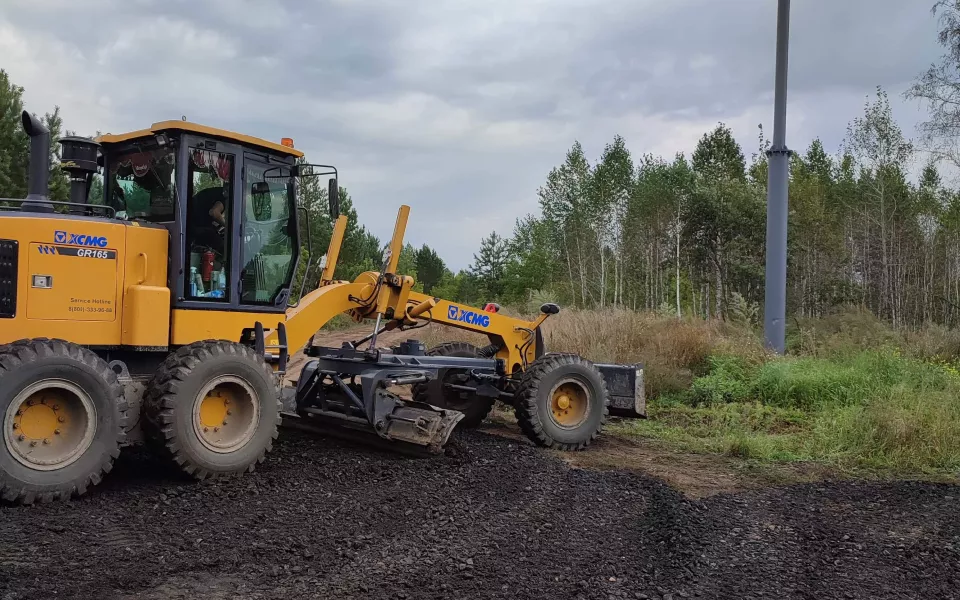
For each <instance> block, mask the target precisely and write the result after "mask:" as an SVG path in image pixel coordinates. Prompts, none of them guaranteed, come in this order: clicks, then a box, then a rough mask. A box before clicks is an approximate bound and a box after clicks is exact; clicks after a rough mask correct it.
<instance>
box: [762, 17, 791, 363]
mask: <svg viewBox="0 0 960 600" xmlns="http://www.w3.org/2000/svg"><path fill="white" fill-rule="evenodd" d="M789 46H790V0H780V4H779V6H778V8H777V81H776V92H775V97H774V109H773V145H772V146H771V147H770V150H768V151H767V157H768V158H769V163H768V164H769V167H768V168H769V172H768V177H767V280H766V286H765V298H764V307H763V322H764V327H763V335H764V338H765V339H766V344H767V347H768V348H770V349H772V350H775V351H776V352H777V353H778V354H783V352H784V349H785V344H786V342H785V340H784V337H785V329H786V316H787V192H788V186H789V182H790V154H791V151H790V150H789V149H787V52H788V49H789Z"/></svg>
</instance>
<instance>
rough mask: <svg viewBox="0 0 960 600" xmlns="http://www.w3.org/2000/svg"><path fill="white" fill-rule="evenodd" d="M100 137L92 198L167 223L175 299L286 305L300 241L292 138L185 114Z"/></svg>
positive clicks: (231, 306)
mask: <svg viewBox="0 0 960 600" xmlns="http://www.w3.org/2000/svg"><path fill="white" fill-rule="evenodd" d="M97 141H98V142H99V143H100V144H101V153H102V157H101V160H102V166H103V190H102V194H103V196H102V200H100V199H99V198H94V195H99V193H101V192H100V190H96V189H94V190H92V191H91V201H92V202H93V203H99V202H103V203H104V204H106V205H108V206H110V207H111V208H113V209H114V210H115V211H116V215H117V217H118V218H121V219H127V220H135V221H141V222H147V223H153V224H157V225H160V226H163V227H166V228H167V229H168V230H169V231H170V241H171V242H170V268H169V270H168V272H169V282H168V283H169V287H170V290H171V294H172V296H173V299H174V300H173V304H174V307H175V308H186V309H190V308H193V309H215V310H243V311H245V312H282V311H284V310H285V309H286V307H287V302H288V299H289V296H290V284H291V281H292V280H293V276H294V273H295V272H296V267H297V259H298V257H299V247H300V240H299V235H298V223H297V211H296V198H295V186H294V175H295V172H296V167H295V163H296V160H297V159H298V158H300V157H302V156H303V153H302V152H300V151H299V150H295V149H294V148H293V147H292V142H289V145H281V144H275V143H273V142H269V141H266V140H262V139H259V138H254V137H250V136H246V135H241V134H237V133H233V132H229V131H224V130H220V129H214V128H210V127H205V126H203V125H197V124H194V123H189V122H186V121H165V122H162V123H155V124H154V125H153V126H152V127H151V128H150V129H146V130H141V131H135V132H132V133H127V134H121V135H104V136H101V137H100V138H98V139H97ZM284 142H285V143H287V142H288V140H284Z"/></svg>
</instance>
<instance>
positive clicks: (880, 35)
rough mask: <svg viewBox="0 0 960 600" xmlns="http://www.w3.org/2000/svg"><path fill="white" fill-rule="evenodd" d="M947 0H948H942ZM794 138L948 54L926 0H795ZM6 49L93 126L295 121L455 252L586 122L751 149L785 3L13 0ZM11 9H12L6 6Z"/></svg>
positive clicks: (258, 125) (367, 196)
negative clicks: (723, 125)
mask: <svg viewBox="0 0 960 600" xmlns="http://www.w3.org/2000/svg"><path fill="white" fill-rule="evenodd" d="M931 1H932V0H931ZM793 4H794V6H793V12H794V14H793V17H794V18H793V27H792V32H791V35H792V48H791V71H790V76H791V79H790V94H791V104H790V131H789V138H788V140H789V142H790V144H791V146H793V147H795V148H802V147H804V146H805V145H806V144H808V143H809V141H810V140H811V139H812V138H814V137H817V136H819V137H821V138H822V139H823V140H824V142H825V143H826V144H827V146H828V148H830V149H831V150H834V149H836V147H837V146H838V145H839V143H840V141H841V140H842V137H843V134H844V130H845V125H846V123H847V122H848V121H849V120H850V119H852V118H853V117H855V116H856V115H857V114H858V113H859V112H860V109H861V106H862V103H863V100H864V96H866V95H867V94H870V93H872V91H873V89H874V88H875V87H876V86H877V85H882V86H884V87H885V88H887V89H888V90H889V91H890V93H891V96H892V99H893V100H894V102H895V103H896V106H895V109H896V114H897V115H898V116H899V117H900V118H901V119H902V124H903V126H904V128H905V129H906V130H907V132H908V133H911V132H912V128H913V124H914V123H915V122H916V121H917V120H918V119H919V118H921V117H922V115H921V114H919V113H917V110H916V107H915V106H912V105H906V104H903V103H902V102H900V101H899V99H898V96H897V95H898V94H899V93H900V92H901V91H902V90H903V89H904V88H905V87H906V86H907V85H908V84H909V82H910V81H911V80H912V79H913V77H915V76H916V74H917V73H919V72H920V71H921V70H922V69H923V68H924V67H925V66H926V65H928V64H929V63H930V62H932V61H933V60H935V59H936V57H937V55H938V47H937V45H936V43H935V31H936V23H935V21H934V19H933V18H932V17H931V15H930V10H929V6H928V4H929V2H924V1H923V0H921V1H920V2H916V1H913V2H904V1H902V0H843V1H837V0H806V1H804V2H794V3H793ZM4 5H5V7H4V9H3V11H2V12H0V57H3V58H0V68H4V69H6V70H7V71H8V72H9V73H10V74H11V76H12V78H13V79H14V80H15V81H17V82H18V83H20V84H21V85H24V86H25V87H26V88H27V101H28V103H29V106H30V108H31V109H32V110H36V111H40V112H42V111H45V110H50V108H52V106H53V105H54V104H59V105H60V106H61V108H62V111H63V114H64V118H65V121H66V123H67V126H68V127H70V128H72V129H76V130H79V131H82V132H91V133H92V132H93V131H96V130H100V131H113V132H119V131H122V130H126V129H134V128H140V127H143V126H145V125H148V124H149V123H152V122H154V121H159V120H164V119H168V118H178V117H179V116H180V115H187V116H188V117H189V118H190V119H191V120H194V121H199V122H204V123H209V124H211V125H214V126H219V127H224V128H229V129H235V130H239V131H243V132H246V133H250V134H253V135H259V136H262V137H266V138H268V139H278V138H280V137H282V136H292V137H294V138H295V140H296V142H297V145H298V147H300V148H302V149H304V150H305V151H306V152H307V153H308V156H309V157H310V158H311V159H313V160H315V161H318V162H334V163H336V164H337V165H338V166H339V167H340V169H341V173H342V179H343V182H344V184H345V185H347V187H348V188H349V189H350V191H351V194H352V195H353V196H354V198H355V202H356V205H357V207H358V211H359V213H360V216H361V218H362V220H363V221H364V222H365V223H366V224H368V226H370V227H371V228H372V229H373V230H374V232H375V233H377V234H378V235H380V236H381V237H383V238H386V236H387V235H389V232H390V229H391V226H392V220H393V218H394V216H395V214H396V209H397V207H398V205H399V204H401V203H407V204H410V205H411V207H412V208H413V219H412V221H411V225H410V227H409V230H408V240H409V241H411V242H413V243H416V244H420V243H424V242H426V243H428V244H430V245H431V246H434V247H436V248H437V249H438V250H439V251H440V252H441V254H442V255H443V256H444V257H445V258H446V259H447V260H448V262H449V263H450V264H451V266H453V267H455V268H459V267H465V266H466V265H467V264H468V263H469V262H470V260H471V255H472V253H473V251H475V249H476V248H477V246H478V244H479V240H480V238H481V237H482V236H483V235H485V234H486V233H488V232H489V231H490V230H492V229H497V230H498V231H500V232H501V233H508V232H509V230H510V229H511V228H512V225H513V221H514V219H515V218H516V217H518V216H522V215H523V214H525V213H527V212H531V211H535V210H536V188H537V186H538V185H540V184H541V183H542V182H543V179H544V177H545V175H546V173H547V171H548V170H549V169H550V168H551V167H552V166H554V165H556V164H558V163H559V162H560V161H562V159H563V155H564V153H565V152H566V150H567V148H569V146H570V144H571V143H572V142H573V140H574V139H579V140H581V141H582V142H583V143H584V145H585V147H586V149H587V151H588V153H589V154H590V155H591V156H594V157H595V156H598V155H599V154H600V152H601V151H602V147H603V145H604V144H605V143H606V142H608V141H609V140H610V139H611V138H612V137H613V135H614V134H615V133H620V134H621V135H623V136H624V137H625V138H626V139H627V142H628V145H629V146H630V148H631V149H632V150H633V152H634V153H635V154H638V155H639V154H641V153H646V152H654V153H665V154H668V155H672V154H673V153H674V152H675V151H678V150H679V151H687V152H689V151H691V150H692V148H693V146H694V145H695V143H696V140H697V139H698V138H699V137H700V135H702V133H703V132H704V131H706V130H707V129H709V128H710V127H712V126H713V125H714V124H715V123H716V122H717V121H720V120H722V121H725V122H727V123H728V124H730V125H732V126H733V127H734V128H735V133H736V134H737V136H738V139H739V140H740V141H741V143H742V144H743V145H744V150H745V152H746V153H747V154H748V155H749V154H750V152H751V151H753V149H754V148H755V146H756V141H755V138H756V126H757V124H758V123H761V122H763V123H770V121H771V116H772V97H771V96H772V94H771V91H772V85H773V66H774V57H773V48H774V36H775V31H774V24H775V16H776V15H775V5H776V3H775V2H773V1H772V0H736V1H732V0H731V1H725V2H719V1H716V0H673V1H670V2H666V1H663V0H605V1H604V2H597V1H595V0H590V1H588V0H552V1H547V0H524V2H521V3H516V2H513V1H512V0H510V1H508V0H486V1H485V2H479V1H475V2H466V1H463V2H454V1H447V2H442V3H441V2H436V1H433V0H414V1H411V2H404V3H399V2H392V1H389V0H328V1H325V2H301V1H296V0H284V1H276V2H255V1H252V0H244V1H232V0H209V1H197V0H193V1H186V0H168V1H161V0H156V1H147V0H137V1H121V0H88V1H87V2H84V3H78V2H66V1H65V0H31V1H29V2H26V1H22V0H6V2H4ZM8 7H9V9H8Z"/></svg>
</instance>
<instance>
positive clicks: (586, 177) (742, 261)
mask: <svg viewBox="0 0 960 600" xmlns="http://www.w3.org/2000/svg"><path fill="white" fill-rule="evenodd" d="M934 12H935V14H937V15H939V18H940V24H941V33H940V37H939V41H940V43H941V44H942V45H943V46H944V48H945V50H946V52H945V54H944V55H943V57H942V58H941V60H940V62H939V63H937V64H934V65H932V66H931V67H930V68H929V70H928V71H925V72H924V73H922V74H921V75H920V76H919V77H918V79H917V81H916V83H915V85H914V86H913V87H911V89H910V90H908V92H907V93H906V97H907V98H912V99H919V100H921V101H924V102H925V104H926V105H927V107H928V108H929V110H930V116H929V119H928V120H927V121H925V122H923V123H921V124H920V127H919V129H920V131H921V133H922V134H923V137H922V139H921V140H919V144H915V143H914V142H912V141H911V140H908V139H906V137H905V136H904V134H903V131H902V129H901V127H900V126H899V124H898V123H897V122H896V121H895V119H894V118H893V116H892V112H891V108H890V100H889V98H888V96H887V93H886V92H885V91H884V90H882V89H880V88H878V89H877V91H876V94H875V95H874V96H872V97H870V98H868V99H867V102H866V104H865V106H864V110H863V114H861V115H859V116H857V117H856V118H854V119H853V120H852V121H851V122H850V123H849V126H848V128H847V131H846V135H845V137H844V141H843V144H842V146H841V148H840V149H839V151H838V152H836V153H835V154H830V153H828V152H827V151H826V150H825V148H824V146H823V144H822V143H821V142H820V141H819V140H818V139H815V140H814V141H813V142H812V143H811V144H810V145H809V146H808V147H807V148H806V149H804V150H802V151H800V152H795V153H794V154H793V156H792V157H791V163H790V195H789V210H790V213H789V234H788V235H789V238H788V314H789V315H798V316H812V317H816V316H821V315H823V314H825V313H826V312H828V311H830V310H832V309H833V308H834V307H837V306H839V305H847V304H857V305H860V306H863V307H866V308H868V309H869V310H871V311H873V312H874V313H876V314H878V315H880V316H882V317H884V318H886V319H888V320H889V321H890V322H891V323H892V324H894V325H896V326H918V325H920V324H922V323H924V322H937V323H943V324H946V325H949V326H955V325H957V324H958V322H960V191H958V190H957V189H956V188H953V187H951V186H950V185H948V183H947V182H946V181H945V180H944V177H943V176H942V175H941V167H942V165H943V164H945V163H946V164H949V165H951V166H953V167H960V144H958V143H957V142H958V140H960V33H958V32H960V0H941V1H940V2H937V3H936V5H935V7H934ZM769 146H770V143H769V141H768V140H767V139H766V138H765V136H764V133H763V130H762V128H761V130H760V133H759V143H758V147H757V149H756V151H755V152H754V153H752V156H751V158H750V160H749V161H748V160H747V159H746V157H745V155H744V152H743V150H742V148H741V147H740V146H739V145H738V144H737V142H736V140H735V138H734V135H733V132H732V131H731V130H730V128H728V127H727V126H725V125H724V124H723V123H721V124H719V125H718V126H717V127H716V128H715V129H714V130H712V131H710V132H707V133H705V134H704V135H703V137H702V138H701V139H700V141H699V143H698V144H697V146H696V149H695V150H694V152H693V153H692V154H691V155H690V156H686V155H684V154H682V153H677V154H676V155H674V156H669V157H663V156H653V155H650V154H642V155H639V157H637V158H635V157H634V156H633V155H632V154H631V152H630V151H629V150H628V148H627V145H626V142H625V140H624V139H623V138H622V137H620V136H614V138H613V140H612V141H611V142H610V143H609V144H607V146H606V147H605V148H604V150H603V152H602V154H601V155H600V157H599V158H598V159H597V160H595V161H590V160H589V159H588V158H587V156H586V155H585V153H584V150H583V148H582V146H581V145H580V144H579V143H578V142H575V143H574V144H573V146H572V147H571V148H570V150H569V151H568V152H567V154H566V158H565V160H564V162H563V164H561V165H559V166H557V167H555V168H554V169H552V170H551V171H550V172H549V173H548V175H547V177H546V181H545V183H544V184H543V185H542V186H541V187H540V188H539V190H538V191H537V198H538V204H539V213H538V214H533V215H527V216H526V217H524V218H522V219H519V220H518V221H517V222H516V225H515V227H514V230H513V232H512V235H510V236H508V237H501V236H500V235H498V234H497V233H492V234H490V236H488V237H487V238H486V239H484V240H483V242H482V244H481V247H480V249H479V252H478V253H477V254H475V255H474V262H473V264H472V265H471V268H470V269H469V270H468V271H466V272H464V273H461V274H460V275H458V277H460V278H463V279H472V280H473V281H474V285H473V287H472V289H471V290H468V291H472V292H473V293H475V294H479V295H480V296H484V297H488V298H492V297H496V298H499V299H502V300H503V301H505V302H511V303H525V302H527V303H533V302H536V301H540V300H541V299H546V298H553V299H556V300H559V301H562V302H565V303H567V304H570V305H573V306H577V307H609V306H615V307H625V308H631V309H644V310H661V311H665V312H670V313H674V314H678V315H695V316H700V317H704V318H709V317H720V318H733V319H738V320H746V321H752V322H756V321H758V320H759V319H760V318H762V308H761V307H762V303H763V295H764V258H765V257H764V253H765V235H766V186H767V156H766V152H767V150H768V149H769ZM912 172H918V173H919V176H915V177H911V173H912ZM467 295H468V294H467V293H464V294H463V296H467ZM462 299H465V300H466V299H468V298H466V297H463V298H462Z"/></svg>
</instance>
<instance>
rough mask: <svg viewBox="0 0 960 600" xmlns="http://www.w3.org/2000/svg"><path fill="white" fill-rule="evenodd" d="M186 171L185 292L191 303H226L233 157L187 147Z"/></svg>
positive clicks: (228, 282)
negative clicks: (197, 301) (187, 264)
mask: <svg viewBox="0 0 960 600" xmlns="http://www.w3.org/2000/svg"><path fill="white" fill-rule="evenodd" d="M189 155H190V164H189V167H188V170H187V210H186V220H187V227H186V247H187V256H188V257H189V261H190V262H189V269H184V277H185V281H184V292H185V296H186V297H187V298H188V299H191V300H212V301H221V302H225V301H228V300H229V289H230V252H231V248H230V246H231V244H230V218H231V215H230V205H231V202H230V199H231V198H232V194H233V192H232V189H231V187H232V184H233V172H234V171H233V169H234V157H233V155H232V154H224V153H222V152H216V151H211V150H205V149H202V148H190V149H189Z"/></svg>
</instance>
